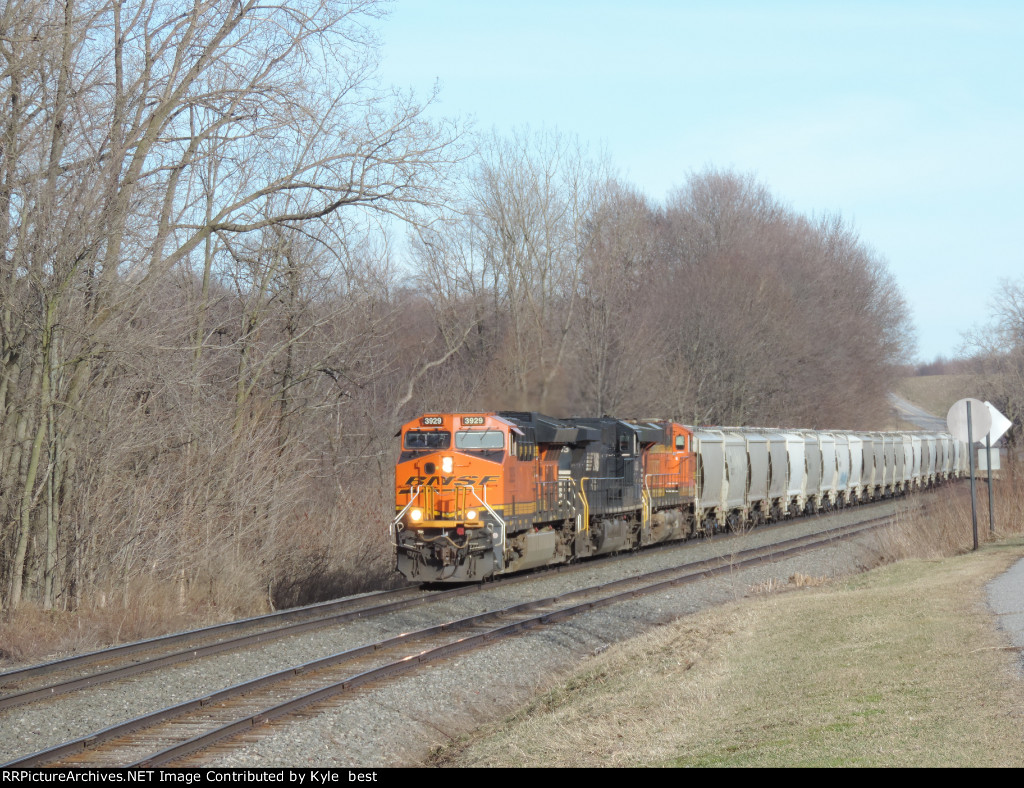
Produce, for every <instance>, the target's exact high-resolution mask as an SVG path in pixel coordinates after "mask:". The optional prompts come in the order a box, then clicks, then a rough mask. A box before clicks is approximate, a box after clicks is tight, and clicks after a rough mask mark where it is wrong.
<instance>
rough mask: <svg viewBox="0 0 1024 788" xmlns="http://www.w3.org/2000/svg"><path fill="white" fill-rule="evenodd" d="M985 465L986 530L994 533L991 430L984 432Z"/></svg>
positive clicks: (992, 534)
mask: <svg viewBox="0 0 1024 788" xmlns="http://www.w3.org/2000/svg"><path fill="white" fill-rule="evenodd" d="M985 466H986V467H987V468H988V532H989V535H990V536H995V534H996V521H995V517H994V515H993V514H992V430H989V431H988V432H986V433H985Z"/></svg>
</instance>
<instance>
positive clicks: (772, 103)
mask: <svg viewBox="0 0 1024 788" xmlns="http://www.w3.org/2000/svg"><path fill="white" fill-rule="evenodd" d="M380 32H381V35H382V38H383V40H384V44H385V46H384V49H383V53H382V76H383V79H384V81H386V82H390V83H393V84H395V85H396V86H399V87H413V88H415V89H416V91H417V92H418V93H420V94H424V95H425V94H426V93H428V92H429V90H430V88H431V87H432V86H433V84H434V83H435V81H436V82H438V83H439V85H440V89H441V95H440V98H441V103H440V105H439V107H438V111H439V112H441V113H444V114H447V115H451V116H459V117H473V118H474V119H475V123H476V126H477V127H478V128H480V129H483V130H489V129H490V128H492V127H494V128H497V129H498V130H499V131H506V130H510V129H512V128H513V127H516V126H527V125H528V126H530V127H531V128H534V129H538V128H542V127H545V128H557V129H558V130H559V131H561V132H564V133H568V134H573V135H577V136H578V137H579V138H580V139H581V140H583V141H585V142H587V143H588V144H589V145H590V146H591V147H592V149H594V150H595V151H596V150H597V149H604V150H606V151H607V153H608V154H609V156H610V159H611V162H612V164H613V165H614V166H615V167H616V168H617V169H618V170H619V172H620V174H621V175H622V176H623V178H624V179H625V180H627V181H629V182H631V183H633V184H635V185H636V186H637V187H639V188H640V189H641V190H642V191H643V192H644V193H646V194H647V195H648V196H649V197H650V198H651V199H653V200H655V201H658V202H660V201H662V200H663V199H664V197H665V196H666V194H667V193H668V192H669V191H670V190H671V189H672V188H673V187H674V186H676V185H679V184H681V183H682V182H683V181H684V180H685V178H686V176H687V174H688V173H690V172H693V171H695V170H702V169H704V168H705V167H708V166H713V167H716V168H728V169H733V170H736V171H738V172H742V173H753V174H754V175H755V176H756V177H757V178H758V179H759V180H760V181H762V182H763V183H764V184H766V185H767V186H768V187H769V189H770V190H771V191H772V193H773V194H774V195H775V197H776V198H777V199H779V200H780V201H781V202H783V203H785V204H788V205H789V206H790V207H792V208H793V209H795V210H797V211H799V212H801V213H804V214H821V213H826V212H828V213H839V214H841V215H842V216H843V217H845V218H846V219H847V220H848V221H850V222H852V223H853V225H854V226H855V227H856V229H857V230H858V231H859V233H860V235H861V239H862V240H863V242H864V243H865V244H867V245H868V246H870V247H872V248H873V249H874V250H875V251H876V252H878V253H879V255H880V256H882V257H883V258H884V259H885V260H886V261H887V262H888V264H889V267H890V270H891V271H892V272H893V273H894V274H895V276H896V278H897V279H898V281H899V283H900V285H901V287H902V288H903V293H904V295H905V296H906V299H907V301H908V303H909V304H910V307H911V309H912V312H913V317H914V322H915V324H916V326H917V331H918V351H919V356H920V357H921V358H922V359H923V360H931V359H932V358H934V357H935V356H936V355H938V354H940V353H941V354H944V355H947V356H949V355H952V354H953V353H954V352H955V350H956V349H957V346H958V345H959V344H960V342H961V332H962V331H963V330H965V329H967V328H970V327H971V326H972V325H974V324H977V323H980V322H983V321H984V319H985V311H986V307H987V305H988V303H989V301H990V300H991V298H992V296H993V295H994V293H995V289H996V286H997V280H998V278H999V277H1024V253H1022V251H1021V241H1020V234H1021V233H1020V231H1021V229H1022V217H1021V209H1022V207H1024V206H1022V199H1021V198H1022V190H1024V152H1022V145H1024V134H1022V131H1024V86H1022V80H1024V2H1021V1H1019V0H1018V1H1017V2H1009V1H1006V2H984V1H982V2H978V1H975V2H895V1H891V2H842V3H839V2H835V3H828V2H825V1H824V0H819V2H726V1H724V0H723V1H722V2H670V1H669V0H662V1H659V0H632V2H629V3H625V2H617V3H611V2H603V1H597V2H594V1H592V2H570V1H569V0H562V1H561V2H559V0H549V2H533V1H532V0H519V1H518V2H503V1H500V0H492V2H460V1H458V0H398V1H397V2H396V3H395V4H394V6H393V9H392V13H391V16H390V17H389V18H388V19H387V20H386V21H385V22H384V23H383V25H382V26H381V28H380Z"/></svg>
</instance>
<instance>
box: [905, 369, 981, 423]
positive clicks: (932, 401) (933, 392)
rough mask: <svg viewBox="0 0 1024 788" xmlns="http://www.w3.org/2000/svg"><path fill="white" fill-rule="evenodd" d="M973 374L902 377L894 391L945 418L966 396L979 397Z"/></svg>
mask: <svg viewBox="0 0 1024 788" xmlns="http://www.w3.org/2000/svg"><path fill="white" fill-rule="evenodd" d="M978 390H979V387H978V385H977V383H976V378H975V377H974V376H973V375H922V376H915V377H909V378H901V379H900V381H899V382H898V383H897V384H896V386H895V387H894V392H895V393H896V394H898V395H899V396H901V397H903V399H905V400H908V401H910V402H913V403H914V404H915V405H917V406H918V407H921V408H924V409H925V410H926V411H928V412H929V413H932V414H934V415H935V416H940V417H942V418H945V416H946V414H947V413H948V412H949V409H950V407H951V406H952V405H953V403H954V402H956V401H957V400H960V399H963V398H964V397H977V396H978Z"/></svg>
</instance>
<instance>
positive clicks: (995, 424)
mask: <svg viewBox="0 0 1024 788" xmlns="http://www.w3.org/2000/svg"><path fill="white" fill-rule="evenodd" d="M985 407H986V408H988V415H989V417H990V418H991V419H992V426H991V428H990V429H989V431H988V432H986V433H985V470H986V471H987V475H988V532H989V534H991V535H994V534H995V532H996V520H995V515H994V514H993V505H992V444H993V443H995V442H996V441H997V440H999V439H1000V438H1001V437H1003V435H1004V434H1005V433H1006V431H1007V430H1008V429H1010V427H1012V426H1013V422H1012V421H1010V420H1009V419H1008V418H1006V416H1004V415H1003V414H1002V413H1000V412H999V410H998V408H996V406H995V405H993V404H992V403H991V402H989V401H988V400H985Z"/></svg>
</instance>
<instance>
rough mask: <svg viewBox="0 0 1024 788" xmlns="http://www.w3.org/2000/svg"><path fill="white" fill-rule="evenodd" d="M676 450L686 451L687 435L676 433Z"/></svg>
mask: <svg viewBox="0 0 1024 788" xmlns="http://www.w3.org/2000/svg"><path fill="white" fill-rule="evenodd" d="M676 451H686V436H685V435H676Z"/></svg>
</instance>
